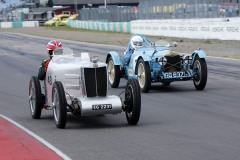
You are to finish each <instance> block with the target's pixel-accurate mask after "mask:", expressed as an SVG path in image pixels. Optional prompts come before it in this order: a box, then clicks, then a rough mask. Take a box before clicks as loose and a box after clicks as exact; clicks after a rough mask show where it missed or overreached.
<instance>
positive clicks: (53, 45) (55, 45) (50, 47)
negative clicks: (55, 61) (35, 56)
mask: <svg viewBox="0 0 240 160" xmlns="http://www.w3.org/2000/svg"><path fill="white" fill-rule="evenodd" d="M61 48H62V43H61V42H59V41H58V40H52V41H50V42H49V43H48V44H47V53H48V56H49V58H50V59H46V60H43V61H42V64H41V66H40V68H39V71H38V79H39V80H44V79H45V76H46V72H47V68H48V64H49V62H50V61H51V59H52V56H53V52H54V50H55V49H61Z"/></svg>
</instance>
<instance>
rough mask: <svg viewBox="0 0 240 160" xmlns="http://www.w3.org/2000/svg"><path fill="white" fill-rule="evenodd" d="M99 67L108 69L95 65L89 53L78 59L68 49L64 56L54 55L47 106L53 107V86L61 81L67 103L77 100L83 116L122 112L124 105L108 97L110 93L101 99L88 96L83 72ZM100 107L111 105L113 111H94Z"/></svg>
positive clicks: (101, 64) (50, 70)
mask: <svg viewBox="0 0 240 160" xmlns="http://www.w3.org/2000/svg"><path fill="white" fill-rule="evenodd" d="M66 51H68V53H66ZM69 53H70V54H69ZM98 67H106V64H105V63H102V62H99V61H98V62H96V63H93V62H92V61H91V60H90V58H89V55H88V53H82V54H81V57H76V56H74V55H73V54H72V52H71V50H68V49H67V50H65V51H64V52H63V54H62V55H54V56H53V58H52V60H51V61H50V63H49V65H48V70H47V73H46V78H45V95H46V96H45V97H46V104H47V105H48V106H51V107H52V86H53V83H54V82H55V81H60V82H61V83H62V85H63V87H64V91H65V93H66V94H65V96H66V100H67V103H68V104H72V100H73V99H77V100H78V105H79V107H80V110H81V115H99V114H116V113H120V112H122V103H121V100H120V98H119V97H117V96H113V95H108V93H107V94H106V96H101V97H98V96H95V97H87V96H86V89H85V86H84V84H85V82H84V81H85V80H84V74H83V73H82V70H83V68H98ZM106 73H107V72H106ZM106 84H107V83H106ZM107 90H108V89H107ZM98 105H99V106H101V105H111V106H112V107H111V109H110V108H107V109H104V108H103V109H96V108H95V109H94V107H96V106H98Z"/></svg>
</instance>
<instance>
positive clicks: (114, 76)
mask: <svg viewBox="0 0 240 160" xmlns="http://www.w3.org/2000/svg"><path fill="white" fill-rule="evenodd" d="M107 63H108V80H109V83H110V85H111V87H112V88H117V87H118V86H119V82H120V66H118V65H114V62H113V59H112V57H110V58H109V59H108V62H107Z"/></svg>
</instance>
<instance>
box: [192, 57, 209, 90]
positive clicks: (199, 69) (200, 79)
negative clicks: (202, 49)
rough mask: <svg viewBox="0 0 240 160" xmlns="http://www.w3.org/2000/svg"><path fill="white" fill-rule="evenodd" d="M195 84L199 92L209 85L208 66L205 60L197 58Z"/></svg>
mask: <svg viewBox="0 0 240 160" xmlns="http://www.w3.org/2000/svg"><path fill="white" fill-rule="evenodd" d="M193 76H194V78H193V83H194V86H195V88H196V89H197V90H203V89H204V88H205V86H206V84H207V64H206V61H205V59H204V58H199V57H198V56H196V57H195V60H194V63H193Z"/></svg>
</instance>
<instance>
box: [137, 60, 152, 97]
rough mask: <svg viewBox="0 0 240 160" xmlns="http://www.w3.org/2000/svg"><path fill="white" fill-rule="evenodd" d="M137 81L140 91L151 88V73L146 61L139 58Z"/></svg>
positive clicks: (146, 90)
mask: <svg viewBox="0 0 240 160" xmlns="http://www.w3.org/2000/svg"><path fill="white" fill-rule="evenodd" d="M137 75H138V82H139V86H140V88H141V90H142V92H145V93H146V92H148V91H149V89H150V88H151V73H150V68H149V64H148V62H144V61H143V59H140V60H139V61H138V63H137Z"/></svg>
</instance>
